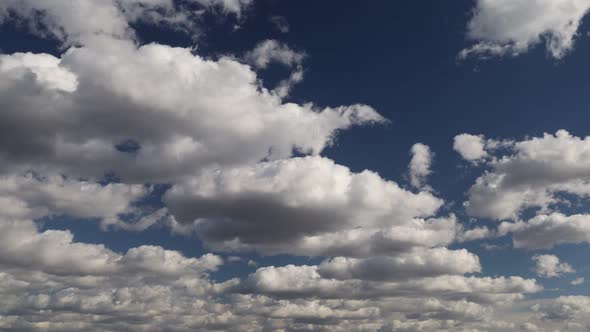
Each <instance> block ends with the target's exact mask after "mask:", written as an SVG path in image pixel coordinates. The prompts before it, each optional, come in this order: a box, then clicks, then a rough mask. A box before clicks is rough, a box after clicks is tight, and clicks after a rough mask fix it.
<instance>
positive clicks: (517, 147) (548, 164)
mask: <svg viewBox="0 0 590 332" xmlns="http://www.w3.org/2000/svg"><path fill="white" fill-rule="evenodd" d="M506 150H508V151H504V152H503V153H500V154H497V155H494V158H493V160H491V161H489V162H488V165H489V166H491V167H492V170H491V171H490V172H486V173H485V174H484V175H482V176H480V177H479V178H478V179H477V180H476V182H475V184H474V185H473V186H472V187H471V188H470V189H469V192H468V196H469V200H468V204H467V211H468V213H469V214H471V215H472V216H476V217H485V218H492V219H509V218H517V217H518V215H519V214H520V213H521V212H522V211H523V210H524V209H526V208H538V209H540V210H541V211H549V210H550V206H551V205H555V204H561V203H564V202H567V199H565V198H562V197H559V194H562V193H566V194H571V195H573V196H577V197H582V198H583V197H587V196H588V193H590V186H589V185H588V183H589V177H590V173H589V172H588V169H589V168H588V166H586V165H588V163H589V160H590V159H589V158H588V155H589V154H588V152H587V151H588V150H590V139H589V138H587V137H586V138H580V137H576V136H572V135H571V134H569V133H568V132H567V131H565V130H559V131H557V132H556V133H555V134H554V135H551V134H544V135H543V136H542V137H532V138H527V139H525V140H522V141H519V142H513V144H512V145H511V146H510V148H508V149H506Z"/></svg>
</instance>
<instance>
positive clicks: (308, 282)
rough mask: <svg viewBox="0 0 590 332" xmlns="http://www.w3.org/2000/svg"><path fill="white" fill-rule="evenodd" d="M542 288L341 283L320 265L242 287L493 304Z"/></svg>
mask: <svg viewBox="0 0 590 332" xmlns="http://www.w3.org/2000/svg"><path fill="white" fill-rule="evenodd" d="M541 289H542V288H541V287H540V286H539V285H538V284H537V283H536V282H535V280H531V279H523V278H520V277H510V278H503V277H502V278H490V277H465V276H458V275H442V276H437V277H430V278H417V279H413V280H406V281H401V282H375V281H370V280H369V281H367V280H360V279H348V280H338V279H333V278H324V277H322V275H321V273H320V268H319V267H318V266H309V265H303V266H295V265H287V266H283V267H274V266H270V267H262V268H259V269H258V270H257V271H256V272H255V273H253V274H251V275H250V276H249V277H248V278H247V279H246V281H245V283H244V285H242V286H241V289H240V290H241V291H242V292H255V293H259V294H267V295H274V296H278V297H285V298H292V297H309V296H316V297H320V298H348V299H358V298H382V297H394V296H420V297H428V296H433V297H434V296H435V297H440V298H443V299H445V298H450V299H452V298H457V296H462V297H464V298H468V299H470V300H471V301H475V302H480V303H489V302H495V301H511V300H514V299H517V298H520V297H521V296H522V294H523V293H534V292H538V291H540V290H541Z"/></svg>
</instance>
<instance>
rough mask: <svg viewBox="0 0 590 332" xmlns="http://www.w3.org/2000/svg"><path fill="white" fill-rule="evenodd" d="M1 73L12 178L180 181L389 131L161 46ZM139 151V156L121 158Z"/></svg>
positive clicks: (369, 112)
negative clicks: (206, 170)
mask: <svg viewBox="0 0 590 332" xmlns="http://www.w3.org/2000/svg"><path fill="white" fill-rule="evenodd" d="M110 55H116V56H110ZM0 70H1V71H2V73H3V76H4V77H6V78H7V79H4V80H3V81H2V84H1V85H0V95H1V96H2V100H3V112H2V113H1V114H0V116H1V120H2V125H1V127H2V134H0V135H1V136H2V137H4V138H5V139H3V140H2V141H3V142H5V144H2V145H1V146H0V158H2V159H3V160H5V161H6V163H5V165H4V167H3V168H4V169H5V171H6V168H9V169H10V168H11V167H18V168H21V169H22V168H23V167H25V168H37V167H44V168H57V169H59V170H65V171H67V172H68V173H69V174H80V175H85V176H100V175H101V174H105V173H107V172H114V173H115V174H117V175H118V176H121V177H123V178H126V179H131V180H135V181H148V180H150V179H152V180H163V179H171V178H175V177H178V176H180V175H182V174H186V173H187V172H194V170H195V169H196V168H199V167H203V166H206V165H210V164H213V163H223V164H235V163H244V162H255V161H258V160H261V159H263V158H271V159H277V158H284V157H288V156H290V155H291V153H292V152H293V151H294V150H299V151H301V152H304V153H312V154H317V153H319V152H320V151H322V149H323V148H324V147H326V146H327V145H329V144H330V143H331V142H332V139H333V138H334V135H335V133H336V132H337V131H338V130H339V129H346V128H349V127H350V126H352V125H356V124H365V123H375V122H382V121H384V119H383V118H382V117H381V116H380V115H379V114H377V113H376V112H375V111H374V110H373V109H371V108H370V107H368V106H364V105H352V106H343V107H337V108H325V109H323V110H319V109H317V108H315V107H314V106H312V105H309V104H308V105H304V106H300V105H296V104H283V103H282V102H281V99H280V98H279V97H278V96H276V95H273V94H272V93H269V92H268V91H267V90H264V89H262V90H261V89H260V87H259V85H258V83H257V78H256V74H255V73H254V72H252V71H251V70H250V68H249V67H248V66H246V65H243V64H240V63H238V62H235V61H234V60H230V59H227V58H224V59H221V60H219V61H211V60H205V59H202V58H200V57H199V56H196V55H193V54H191V52H190V50H188V49H183V48H172V47H168V46H163V45H156V44H150V45H146V46H142V47H140V48H136V46H134V45H133V44H132V43H130V42H126V41H114V40H111V39H108V40H105V45H103V47H101V48H84V47H83V48H73V49H70V50H69V51H68V52H67V53H66V54H64V55H63V57H62V59H57V58H52V57H51V56H49V55H33V54H14V55H3V56H1V57H0ZM38 73H41V74H38ZM48 76H52V77H53V78H52V80H48V79H47V77H48ZM228 78H231V79H228ZM146 82H149V84H146ZM74 87H76V88H75V90H74V91H72V89H73V88H74ZM16 90H18V91H19V92H18V93H16V92H15V91H16ZM16 109H19V112H13V111H12V110H16ZM33 119H34V120H33ZM96 119H100V121H96ZM202 119H207V121H203V120H202ZM9 137H10V138H9ZM13 140H19V141H20V142H21V144H20V145H19V147H18V148H16V147H15V146H14V145H13V144H10V142H11V141H13ZM128 141H132V142H135V144H136V146H137V148H136V150H134V151H132V152H131V153H130V152H127V151H121V150H119V149H117V148H116V146H117V145H118V144H121V143H124V142H128Z"/></svg>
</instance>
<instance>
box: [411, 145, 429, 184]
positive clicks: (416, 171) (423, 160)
mask: <svg viewBox="0 0 590 332" xmlns="http://www.w3.org/2000/svg"><path fill="white" fill-rule="evenodd" d="M410 153H411V154H412V160H411V161H410V165H409V172H410V184H411V185H412V186H414V187H415V188H422V187H423V186H424V185H425V183H426V178H427V177H428V175H430V173H432V171H431V169H430V167H431V166H432V158H433V154H432V151H430V147H429V146H428V145H424V144H422V143H416V144H414V145H413V146H412V149H411V150H410Z"/></svg>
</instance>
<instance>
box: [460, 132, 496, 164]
mask: <svg viewBox="0 0 590 332" xmlns="http://www.w3.org/2000/svg"><path fill="white" fill-rule="evenodd" d="M453 149H454V150H455V151H457V152H458V153H459V154H460V155H461V157H463V159H465V160H468V161H471V162H477V161H479V160H481V159H483V158H485V157H487V156H488V153H487V152H486V150H485V139H484V137H483V136H482V135H479V136H476V135H470V134H460V135H457V136H455V139H454V142H453Z"/></svg>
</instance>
